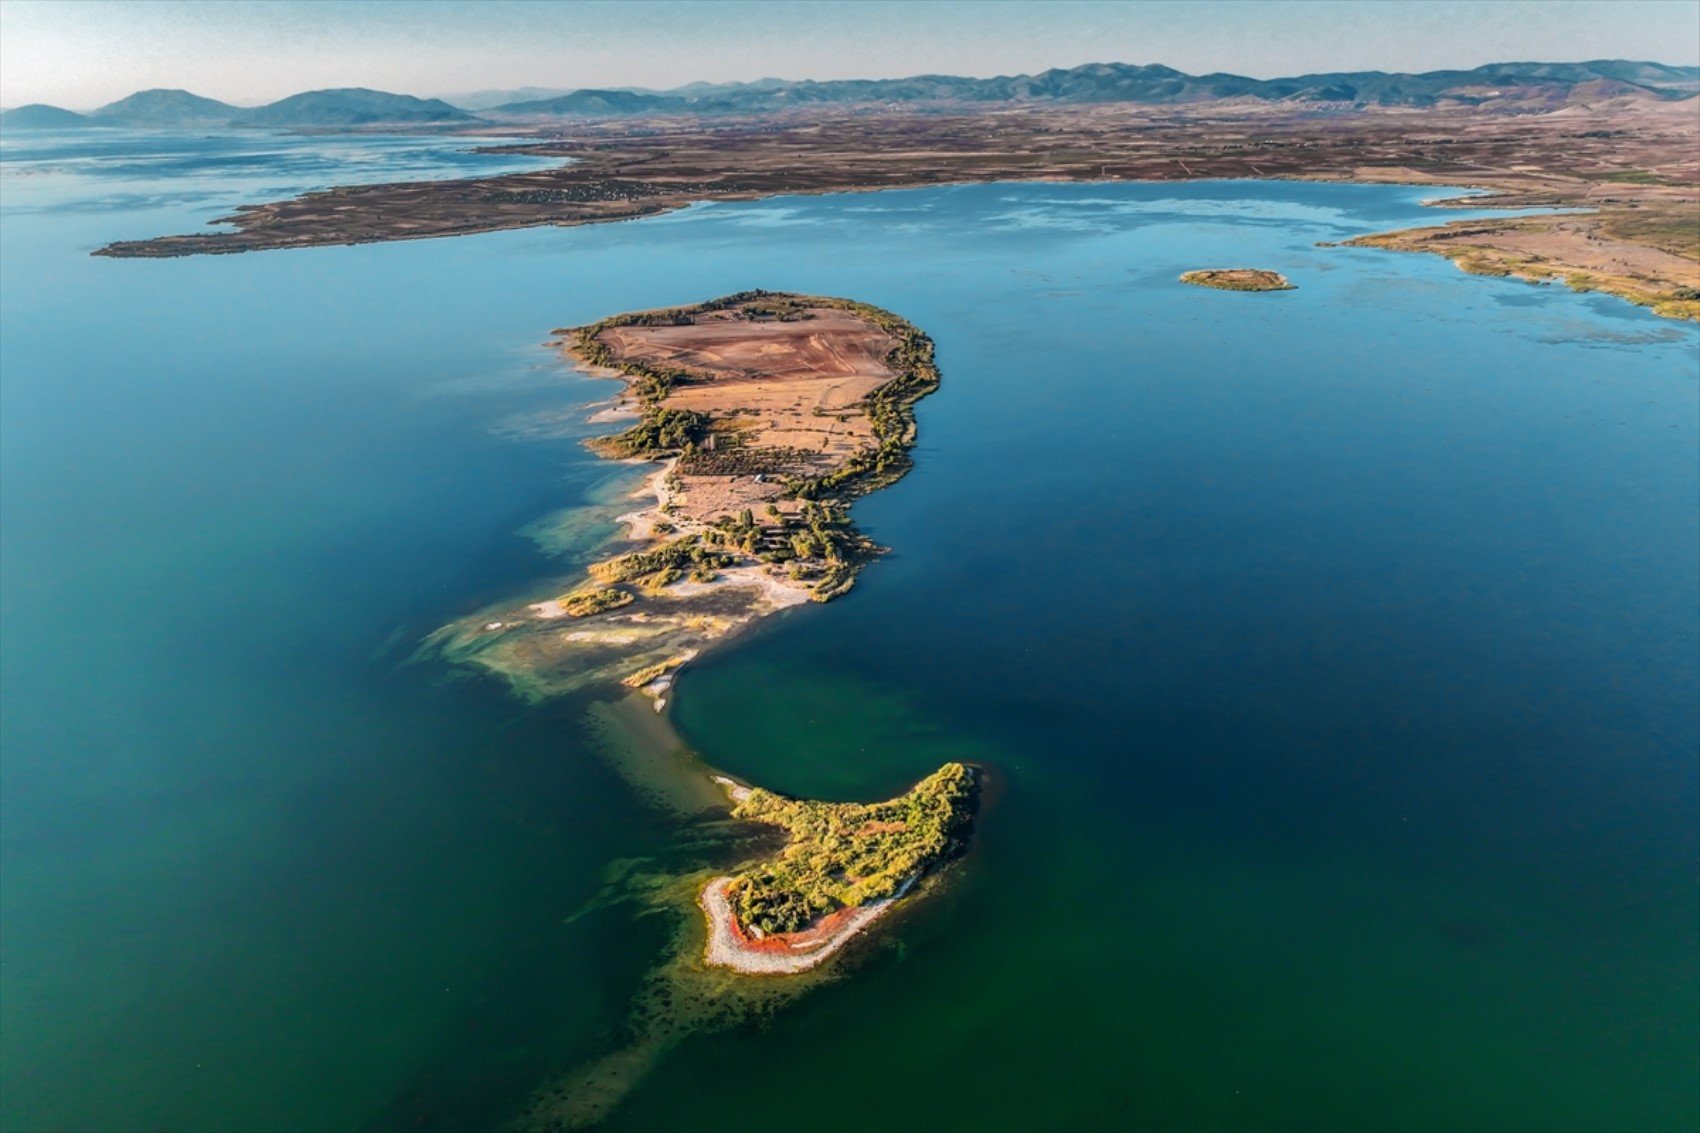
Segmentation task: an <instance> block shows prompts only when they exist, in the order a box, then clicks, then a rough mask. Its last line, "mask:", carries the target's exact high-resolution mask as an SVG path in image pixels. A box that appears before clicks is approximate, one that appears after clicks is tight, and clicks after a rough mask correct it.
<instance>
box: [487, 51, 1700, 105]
mask: <svg viewBox="0 0 1700 1133" xmlns="http://www.w3.org/2000/svg"><path fill="white" fill-rule="evenodd" d="M1601 83H1611V84H1615V86H1614V87H1613V88H1612V89H1615V90H1617V91H1618V92H1619V93H1622V94H1634V93H1637V92H1639V93H1641V94H1644V95H1646V96H1647V97H1651V98H1684V97H1687V96H1689V95H1692V94H1694V93H1695V92H1696V91H1700V68H1697V67H1670V66H1666V65H1664V64H1662V63H1642V62H1633V61H1627V60H1598V61H1595V62H1590V63H1494V64H1490V65H1488V66H1485V67H1477V68H1475V69H1473V70H1468V71H1430V72H1426V73H1423V74H1417V75H1409V74H1396V73H1387V72H1383V71H1343V72H1336V73H1329V74H1318V75H1298V76H1295V77H1292V78H1285V79H1253V78H1248V77H1246V76H1244V75H1229V74H1210V75H1189V74H1187V73H1186V72H1184V71H1177V70H1175V69H1174V68H1173V67H1164V66H1161V65H1159V64H1147V65H1140V64H1132V63H1089V64H1086V65H1085V66H1081V67H1071V68H1054V69H1052V70H1049V71H1042V72H1040V73H1038V74H1036V75H1006V76H999V77H997V78H990V79H977V78H964V77H961V76H956V75H916V76H913V77H911V78H906V79H842V80H835V81H832V82H813V81H810V80H801V81H796V82H787V81H782V80H777V79H764V80H761V81H759V82H754V83H727V84H706V83H693V84H691V85H689V86H685V87H680V88H678V89H676V90H672V91H662V92H640V91H578V92H575V93H574V94H570V95H564V96H560V97H556V98H550V99H543V100H529V101H522V102H512V103H506V104H503V105H499V106H495V107H491V108H490V109H489V110H487V111H484V112H483V113H484V114H485V116H487V117H491V118H497V119H501V118H533V117H539V116H550V115H558V116H561V117H572V116H585V117H602V116H610V115H616V114H637V113H686V114H690V113H696V114H717V113H720V114H729V113H758V112H762V111H770V110H779V109H784V108H786V107H793V106H823V105H851V104H858V103H860V104H880V103H941V104H942V103H963V102H967V103H986V102H1012V103H1070V104H1081V103H1118V102H1124V103H1142V104H1149V105H1167V104H1188V103H1199V102H1209V101H1213V100H1218V99H1255V100H1259V101H1265V102H1269V101H1289V102H1297V103H1345V104H1352V105H1357V106H1435V105H1440V104H1447V105H1459V106H1491V105H1493V104H1496V103H1498V102H1500V101H1501V100H1503V102H1504V108H1505V109H1508V110H1516V109H1524V108H1531V109H1532V108H1539V107H1541V106H1562V105H1564V104H1565V102H1566V100H1567V99H1568V98H1569V96H1570V94H1571V92H1572V90H1574V89H1575V88H1580V87H1584V86H1588V85H1590V84H1591V85H1592V86H1593V89H1594V91H1596V92H1597V91H1599V90H1600V89H1602V88H1600V87H1599V85H1598V84H1601ZM620 94H623V95H628V96H631V97H630V98H626V99H620V100H615V99H613V98H611V97H610V96H613V95H620ZM581 96H582V97H581ZM633 99H642V100H644V101H642V102H638V101H633Z"/></svg>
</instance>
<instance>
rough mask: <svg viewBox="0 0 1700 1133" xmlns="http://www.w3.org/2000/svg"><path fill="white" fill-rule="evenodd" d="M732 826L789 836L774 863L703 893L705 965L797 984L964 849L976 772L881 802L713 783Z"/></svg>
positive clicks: (955, 766)
mask: <svg viewBox="0 0 1700 1133" xmlns="http://www.w3.org/2000/svg"><path fill="white" fill-rule="evenodd" d="M715 781H716V782H717V783H719V784H720V785H721V786H722V787H723V788H724V789H725V790H726V793H727V794H728V795H729V796H730V797H731V798H732V801H733V802H734V804H735V805H734V806H733V809H732V814H733V817H735V818H740V819H744V820H745V821H749V822H760V823H766V824H768V825H771V826H777V827H779V828H781V829H782V830H784V831H786V833H788V834H789V835H790V840H789V842H788V843H787V844H786V846H785V849H783V850H782V851H780V853H779V854H778V856H776V857H771V858H763V859H760V860H758V861H754V862H750V863H748V864H747V865H745V866H744V867H743V868H741V869H739V870H738V871H737V872H736V873H733V874H730V875H727V876H724V877H716V878H714V879H713V880H711V881H709V882H708V883H707V884H706V885H704V886H703V888H702V891H701V893H700V894H699V896H698V903H699V904H700V905H701V906H702V910H703V913H704V914H705V915H706V916H707V918H708V944H707V947H706V949H705V951H704V955H703V959H704V962H705V963H707V964H708V965H709V966H710V967H720V968H730V969H731V970H733V971H735V972H741V973H743V974H745V975H795V974H797V973H800V972H806V971H808V970H809V969H810V968H814V967H816V966H818V965H819V964H821V963H822V962H823V961H825V960H826V959H827V958H828V957H830V956H832V955H833V954H835V953H836V952H838V951H839V950H840V949H842V948H843V947H844V946H845V945H846V944H848V943H849V942H850V940H851V938H852V937H854V936H855V935H856V934H857V933H859V932H861V931H862V930H863V929H865V928H867V927H868V926H869V925H870V924H872V923H873V922H874V921H876V920H878V919H879V918H880V917H882V916H884V915H885V914H886V912H888V911H889V910H890V909H891V907H892V906H893V905H894V904H896V903H897V902H898V901H899V900H901V899H902V898H903V897H904V895H906V894H907V893H908V892H909V891H910V890H911V889H912V888H913V887H914V885H915V883H916V882H917V881H919V880H920V879H921V877H922V876H923V875H924V874H925V873H927V871H928V870H931V869H933V868H935V867H936V866H938V865H939V864H940V863H941V862H943V861H945V860H946V859H948V858H950V857H951V855H953V854H954V853H956V851H957V850H959V849H960V848H961V846H962V838H963V835H964V833H965V832H966V829H967V826H968V824H969V822H970V821H971V819H972V817H973V808H974V795H975V781H974V772H973V771H972V770H971V769H970V768H969V767H967V766H966V765H965V764H961V763H947V764H945V765H944V766H943V767H941V768H939V769H938V770H937V771H935V772H933V773H932V774H931V775H929V776H928V777H927V778H925V779H923V780H921V782H919V783H917V784H916V785H915V786H914V787H913V788H911V789H910V790H909V791H908V792H907V793H905V794H902V795H899V796H898V797H897V798H895V799H890V800H887V801H886V802H883V803H871V804H870V803H827V802H813V801H810V800H807V799H793V798H787V797H786V796H784V795H780V794H776V793H774V792H772V791H765V790H762V789H761V788H759V787H753V788H752V787H745V786H741V785H739V784H737V783H734V782H733V781H732V780H730V779H726V778H724V777H719V776H717V777H716V779H715Z"/></svg>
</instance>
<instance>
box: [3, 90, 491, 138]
mask: <svg viewBox="0 0 1700 1133" xmlns="http://www.w3.org/2000/svg"><path fill="white" fill-rule="evenodd" d="M476 121H478V119H477V118H475V117H473V115H471V114H469V113H467V112H466V111H464V110H462V109H460V108H459V107H455V106H450V105H449V104H448V103H446V102H443V101H442V100H441V99H435V98H415V97H413V96H412V95H410V94H388V93H385V92H384V91H377V90H366V89H365V88H363V87H345V88H341V89H337V90H314V91H306V92H305V93H302V94H294V95H290V96H289V97H288V98H284V99H279V100H278V101H277V102H273V103H268V104H267V105H265V106H246V107H245V106H232V105H230V104H229V103H227V102H219V101H218V100H217V99H212V98H202V97H201V96H200V95H196V94H190V93H189V92H188V91H186V90H144V91H138V92H137V93H135V94H133V95H130V96H129V97H128V98H121V99H119V100H118V101H117V102H112V103H108V104H107V105H105V106H103V107H101V108H100V109H99V110H91V111H90V112H88V113H87V114H78V113H76V112H74V111H70V110H61V109H60V108H59V107H57V106H48V105H46V104H44V103H33V104H31V105H29V106H20V107H18V108H17V109H15V110H8V111H6V112H5V113H4V114H0V126H10V127H13V128H17V129H55V130H64V129H71V128H76V127H84V126H121V127H126V128H129V129H159V130H163V129H208V128H222V127H260V128H272V129H278V128H282V129H291V128H293V129H312V128H325V129H338V128H346V127H353V126H375V125H419V124H427V125H439V124H441V125H454V124H457V123H470V122H476Z"/></svg>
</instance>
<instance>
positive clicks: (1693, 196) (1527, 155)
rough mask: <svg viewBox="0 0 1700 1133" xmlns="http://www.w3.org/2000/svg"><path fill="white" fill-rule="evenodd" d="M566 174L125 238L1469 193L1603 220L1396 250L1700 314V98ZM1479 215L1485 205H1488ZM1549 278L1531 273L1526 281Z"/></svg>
mask: <svg viewBox="0 0 1700 1133" xmlns="http://www.w3.org/2000/svg"><path fill="white" fill-rule="evenodd" d="M537 133H538V134H539V137H538V141H537V142H536V143H534V144H528V145H525V146H520V147H517V148H519V149H521V150H523V151H525V152H532V153H539V154H545V155H559V156H562V157H570V158H572V159H573V162H572V163H571V164H568V165H564V166H562V167H561V168H558V169H551V170H545V171H541V172H533V173H517V174H505V175H501V176H494V177H481V178H469V179H464V180H456V181H439V182H413V183H405V184H388V185H357V186H349V187H344V188H337V189H331V190H327V191H325V192H320V193H310V194H307V195H305V196H302V197H298V198H294V199H292V200H286V201H278V202H274V203H271V204H261V205H254V206H250V207H246V208H243V209H240V210H238V211H237V212H236V213H235V214H234V215H233V216H232V217H229V218H227V219H228V221H229V223H231V224H233V225H234V228H233V229H232V230H230V231H220V232H207V233H201V234H196V235H184V236H163V237H158V238H155V239H151V240H133V241H122V242H119V243H116V244H113V245H110V246H108V247H107V248H104V249H102V250H101V252H102V254H104V255H111V256H181V255H192V254H196V253H209V252H241V251H249V250H255V249H262V248H283V247H306V246H314V245H325V244H354V243H367V242H373V241H384V240H405V239H417V238H422V237H431V236H450V235H457V234H463V233H471V232H490V231H495V230H499V229H507V228H521V227H528V226H534V225H573V224H588V223H596V222H601V221H612V220H625V219H630V218H634V217H641V216H648V215H653V214H655V213H660V212H665V211H668V210H671V209H676V208H680V207H682V206H684V205H686V204H689V203H691V202H694V201H713V200H748V199H752V198H758V197H764V196H770V195H774V194H779V193H822V192H846V191H857V190H871V189H889V188H901V187H908V186H924V185H940V184H949V183H959V182H969V181H991V180H1014V181H1037V180H1058V181H1094V180H1137V181H1153V180H1155V181H1173V180H1190V179H1195V178H1227V177H1256V178H1301V179H1314V180H1328V181H1373V182H1400V183H1410V184H1434V185H1437V186H1469V187H1478V188H1485V189H1492V190H1495V191H1497V192H1498V193H1499V194H1501V196H1500V197H1499V198H1498V199H1497V200H1496V201H1495V203H1496V204H1502V205H1505V206H1507V207H1510V206H1531V205H1544V206H1561V207H1569V208H1578V209H1587V210H1590V213H1589V215H1588V217H1587V218H1585V219H1578V220H1566V221H1563V222H1554V221H1552V220H1547V221H1544V222H1540V223H1530V222H1527V221H1516V220H1511V219H1507V220H1506V221H1503V222H1487V223H1483V222H1472V223H1471V224H1469V225H1466V226H1461V227H1460V228H1457V229H1452V230H1442V231H1441V232H1436V231H1435V230H1431V229H1421V230H1418V232H1420V233H1422V235H1408V234H1401V235H1400V236H1398V237H1397V238H1385V237H1384V238H1379V241H1378V242H1380V243H1382V244H1383V245H1384V246H1388V247H1410V248H1418V249H1421V250H1428V251H1438V252H1441V253H1442V254H1445V255H1449V256H1452V257H1453V258H1454V259H1456V260H1458V261H1459V262H1460V264H1461V265H1463V266H1465V267H1466V268H1468V269H1470V270H1486V271H1495V272H1499V271H1503V272H1506V273H1510V272H1515V273H1516V274H1521V275H1526V276H1531V277H1535V276H1542V275H1545V276H1549V277H1550V276H1557V277H1562V278H1566V279H1570V280H1571V281H1572V282H1574V283H1575V284H1576V285H1577V286H1583V287H1597V288H1599V289H1602V290H1609V291H1614V292H1616V293H1618V294H1623V295H1625V296H1626V297H1628V298H1631V299H1634V300H1636V301H1638V302H1646V303H1650V304H1653V305H1656V306H1657V307H1658V308H1659V309H1660V310H1661V312H1662V313H1665V314H1671V315H1678V316H1683V317H1700V307H1692V308H1691V307H1690V306H1688V305H1687V304H1691V303H1693V302H1694V299H1695V296H1693V295H1690V294H1688V291H1690V290H1693V289H1695V288H1700V248H1697V247H1696V244H1697V243H1700V99H1692V98H1691V99H1687V100H1683V101H1661V100H1654V99H1645V98H1636V97H1605V98H1601V99H1599V100H1597V101H1591V102H1590V101H1572V102H1570V103H1568V104H1565V105H1563V106H1561V107H1559V108H1557V109H1554V108H1551V107H1545V106H1543V107H1541V108H1540V109H1539V111H1538V112H1530V113H1503V112H1500V113H1483V112H1480V111H1472V110H1470V109H1467V108H1432V109H1412V108H1394V107H1388V108H1370V109H1351V110H1346V109H1333V110H1331V109H1327V108H1324V109H1308V110H1301V111H1295V110H1293V109H1292V108H1290V107H1287V106H1284V105H1281V104H1269V103H1247V104H1241V103H1238V102H1234V101H1226V102H1215V103H1205V104H1201V105H1199V106H1196V107H1171V106H1164V107H1150V106H1133V105H1125V104H1123V105H1100V106H1084V107H1047V108H1029V107H1020V106H1017V107H1013V108H1007V107H998V108H993V109H986V108H973V107H967V106H943V107H936V106H935V107H929V108H927V109H924V110H921V109H915V108H905V109H880V108H868V107H862V108H853V109H822V110H814V111H792V112H786V113H783V114H777V115H765V116H760V117H747V118H734V119H726V118H722V119H704V118H694V117H679V118H663V119H650V120H638V121H631V120H623V121H618V122H603V123H596V122H586V123H580V124H576V125H574V126H573V127H571V129H570V131H569V132H563V130H562V127H560V126H559V125H556V126H551V127H538V128H537ZM1480 204H1481V202H1480V201H1475V202H1471V206H1472V207H1476V206H1479V205H1480ZM1529 265H1534V266H1533V268H1532V269H1531V270H1527V271H1525V270H1521V269H1523V268H1526V267H1529Z"/></svg>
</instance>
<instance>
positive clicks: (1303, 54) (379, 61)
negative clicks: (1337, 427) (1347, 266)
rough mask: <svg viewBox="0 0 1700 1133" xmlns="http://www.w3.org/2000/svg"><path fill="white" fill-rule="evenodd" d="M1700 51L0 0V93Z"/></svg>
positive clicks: (1362, 9) (1363, 0)
mask: <svg viewBox="0 0 1700 1133" xmlns="http://www.w3.org/2000/svg"><path fill="white" fill-rule="evenodd" d="M1600 58H1631V59H1654V60H1657V61H1659V62H1664V63H1686V64H1692V63H1696V62H1700V0H1392V2H1384V0H1144V2H1139V3H1117V2H1113V0H1078V2H1077V0H1052V2H1048V3H1040V2H1037V0H1026V2H1023V0H977V2H956V0H930V2H918V3H915V2H887V0H855V2H832V0H814V2H799V0H766V2H761V0H725V2H713V0H690V2H677V0H655V2H638V0H634V2H625V3H609V2H579V3H542V2H533V0H478V2H460V0H429V2H427V0H412V2H409V0H281V2H274V0H252V2H225V0H182V2H180V0H71V2H65V0H0V105H5V106H16V105H19V104H20V103H25V102H51V103H56V104H58V105H61V106H70V107H75V108H88V107H93V106H96V105H99V104H101V103H104V102H108V101H110V100H112V99H114V98H118V97H121V96H123V95H126V94H129V93H130V92H131V91H134V90H138V89H142V88H146V87H160V86H169V87H185V88H187V89H189V90H192V91H195V92H196V93H199V94H204V95H208V96H210V97H214V98H221V99H225V100H226V101H229V102H236V103H255V102H264V101H269V100H271V99H275V98H279V97H282V96H283V95H286V94H293V93H295V92H297V91H301V90H308V89H312V88H315V87H328V86H369V87H377V88H380V89H384V90H392V91H400V92H403V93H408V94H420V95H429V94H439V93H444V92H458V91H469V90H476V89H480V88H487V87H515V86H526V85H531V86H548V87H596V86H629V85H636V86H651V87H670V86H677V85H680V84H683V83H687V82H691V81H693V80H698V79H706V80H710V81H725V80H731V79H755V78H761V77H764V76H769V75H772V76H778V77H781V78H790V79H800V78H814V79H833V78H881V77H894V76H902V75H912V74H919V73H924V72H929V71H931V72H944V73H950V74H967V75H995V74H1011V73H1016V72H1031V71H1039V70H1043V69H1045V68H1047V67H1056V66H1063V67H1066V66H1074V65H1076V64H1080V63H1087V62H1103V61H1116V62H1129V63H1167V64H1169V65H1170V66H1173V67H1179V68H1181V69H1182V70H1185V71H1192V72H1204V71H1216V70H1220V71H1234V72H1237V73H1240V74H1246V75H1253V76H1257V77H1260V78H1269V77H1274V76H1278V75H1291V74H1297V73H1301V72H1305V71H1325V70H1369V69H1380V70H1405V71H1418V70H1433V69H1437V68H1446V67H1472V66H1476V65H1478V64H1481V63H1488V62H1498V61H1507V60H1530V59H1538V60H1542V61H1549V60H1581V59H1600Z"/></svg>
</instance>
